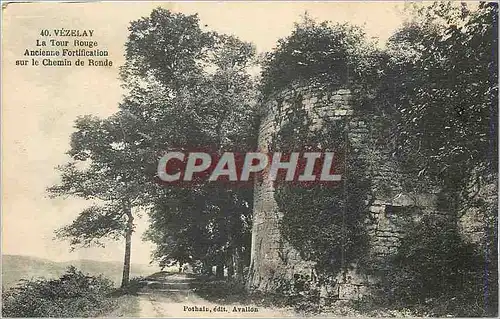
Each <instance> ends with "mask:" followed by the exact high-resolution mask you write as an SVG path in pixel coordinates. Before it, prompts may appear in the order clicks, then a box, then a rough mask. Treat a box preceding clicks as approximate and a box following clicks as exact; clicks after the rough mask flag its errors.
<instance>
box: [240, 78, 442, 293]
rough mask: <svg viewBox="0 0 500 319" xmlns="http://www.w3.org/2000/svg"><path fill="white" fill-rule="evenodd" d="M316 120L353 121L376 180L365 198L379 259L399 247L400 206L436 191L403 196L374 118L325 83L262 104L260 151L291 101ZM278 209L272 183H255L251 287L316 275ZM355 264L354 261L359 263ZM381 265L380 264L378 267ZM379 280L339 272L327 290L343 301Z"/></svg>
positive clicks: (358, 146)
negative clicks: (285, 231) (285, 234)
mask: <svg viewBox="0 0 500 319" xmlns="http://www.w3.org/2000/svg"><path fill="white" fill-rule="evenodd" d="M299 95H300V97H301V98H302V101H303V102H302V103H303V105H304V108H305V109H306V110H307V111H308V116H309V117H310V118H311V119H312V122H313V126H314V127H313V128H312V129H317V128H319V127H321V125H322V120H321V118H324V117H327V118H330V119H332V120H336V121H345V122H346V123H347V124H348V138H349V140H350V142H351V144H352V146H353V149H354V152H355V153H356V154H355V156H359V157H362V158H363V159H364V160H365V161H366V162H367V163H368V166H369V168H368V170H367V172H366V173H367V175H368V177H369V178H370V180H371V181H372V194H373V195H374V198H371V199H370V198H364V199H361V198H360V200H363V201H367V203H369V202H371V206H370V207H369V211H370V218H368V220H367V221H366V222H367V229H368V231H369V234H370V254H372V255H373V257H374V259H375V260H376V259H377V257H381V258H380V259H382V258H383V257H384V256H386V255H388V254H392V253H394V252H395V250H396V249H397V246H398V243H399V239H400V238H401V235H402V234H401V233H400V231H399V230H398V227H397V226H396V224H397V223H395V219H397V218H398V217H397V214H394V211H396V210H397V207H401V206H409V205H417V206H423V207H431V206H433V201H434V198H433V196H431V195H426V196H424V195H416V194H402V193H401V185H400V184H399V180H400V178H399V174H400V173H399V170H398V167H397V162H396V161H395V159H393V158H391V155H390V154H389V153H388V152H387V151H386V147H384V146H385V145H384V144H383V143H384V141H382V143H380V141H378V140H377V136H374V134H373V131H372V129H371V123H370V119H367V118H366V117H361V116H358V115H356V114H354V111H353V109H352V107H351V99H352V96H351V92H350V91H349V89H348V88H347V87H341V88H338V89H335V90H325V89H324V88H323V87H314V86H300V85H293V86H290V88H289V89H286V90H283V91H282V92H279V93H276V94H274V95H272V96H271V97H270V98H269V99H268V100H267V102H266V103H265V104H264V105H263V108H262V111H263V118H262V121H261V126H260V131H259V140H258V146H259V149H260V151H261V152H268V147H269V145H270V143H271V141H272V137H273V134H274V133H275V132H276V131H278V130H279V125H280V123H281V124H282V123H283V118H284V117H285V116H286V114H287V112H291V110H290V107H289V106H290V105H291V103H292V101H293V100H294V99H296V98H297V97H298V96H299ZM280 218H282V214H281V213H280V212H279V211H278V206H277V203H276V201H275V199H274V190H273V185H272V182H271V181H269V180H267V179H266V178H264V180H263V182H262V183H260V184H256V186H255V194H254V212H253V230H252V252H251V265H250V271H249V282H248V286H249V288H251V289H257V290H264V291H266V290H268V291H272V290H274V289H275V288H276V282H275V279H276V278H289V279H291V278H292V277H293V275H294V274H310V275H312V269H313V264H312V263H311V262H306V261H303V260H301V258H300V256H299V254H298V253H297V251H295V250H294V249H293V248H292V247H291V246H290V244H288V243H287V242H285V241H284V239H283V238H282V236H281V234H280V231H279V220H280ZM354 266H355V265H354ZM375 268H376V267H375ZM373 284H376V282H375V281H374V279H373V278H370V277H369V276H368V275H366V274H363V273H362V272H359V271H356V270H354V271H346V272H345V273H342V274H340V275H339V278H338V280H337V284H336V285H335V287H325V293H327V294H328V295H330V296H332V295H333V296H334V297H337V298H338V299H353V298H359V297H361V296H362V295H363V294H365V293H366V292H367V287H369V286H370V285H373Z"/></svg>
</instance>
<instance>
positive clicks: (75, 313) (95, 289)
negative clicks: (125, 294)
mask: <svg viewBox="0 0 500 319" xmlns="http://www.w3.org/2000/svg"><path fill="white" fill-rule="evenodd" d="M112 290H113V284H112V282H111V281H110V280H109V279H106V278H104V277H102V276H97V277H94V276H88V275H85V274H83V273H82V272H81V271H79V270H77V269H76V268H75V267H73V266H71V267H69V268H68V270H67V271H66V273H65V274H64V275H62V276H61V277H60V278H59V279H52V280H45V279H32V280H22V281H21V282H20V283H19V284H18V285H17V286H16V287H13V288H10V289H9V290H7V291H4V292H3V298H2V299H3V300H2V301H3V303H2V315H3V316H4V317H94V316H100V315H103V314H104V313H106V312H108V311H110V310H112V309H113V308H114V307H115V303H114V301H113V299H111V298H110V297H109V294H110V293H111V292H112Z"/></svg>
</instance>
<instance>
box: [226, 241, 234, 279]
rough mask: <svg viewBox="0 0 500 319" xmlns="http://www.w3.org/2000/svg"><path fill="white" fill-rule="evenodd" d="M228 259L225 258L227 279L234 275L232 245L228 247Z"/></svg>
mask: <svg viewBox="0 0 500 319" xmlns="http://www.w3.org/2000/svg"><path fill="white" fill-rule="evenodd" d="M227 258H228V260H227V279H229V280H231V279H233V277H234V249H233V248H232V247H229V248H228V257H227Z"/></svg>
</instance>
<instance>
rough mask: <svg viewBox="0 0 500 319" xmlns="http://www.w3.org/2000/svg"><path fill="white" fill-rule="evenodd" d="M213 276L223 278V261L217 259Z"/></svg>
mask: <svg viewBox="0 0 500 319" xmlns="http://www.w3.org/2000/svg"><path fill="white" fill-rule="evenodd" d="M215 278H217V279H224V262H223V261H219V262H217V265H216V267H215Z"/></svg>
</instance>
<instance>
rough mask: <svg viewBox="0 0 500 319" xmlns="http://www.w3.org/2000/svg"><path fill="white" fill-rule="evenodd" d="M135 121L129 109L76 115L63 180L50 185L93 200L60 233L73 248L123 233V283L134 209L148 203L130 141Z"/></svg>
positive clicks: (54, 190) (55, 193) (53, 192)
mask: <svg viewBox="0 0 500 319" xmlns="http://www.w3.org/2000/svg"><path fill="white" fill-rule="evenodd" d="M133 127H134V126H133V124H132V123H131V120H130V118H129V117H127V116H126V113H123V112H121V113H118V114H116V115H114V116H112V117H110V118H108V119H105V120H102V119H98V118H96V117H92V116H84V117H81V118H79V119H77V120H76V122H75V128H76V131H75V132H74V133H73V134H72V136H71V149H70V150H69V151H68V153H67V154H68V155H70V156H71V161H70V162H69V163H67V164H66V165H63V166H59V167H58V170H59V171H60V173H61V183H60V184H58V185H54V186H52V187H50V188H49V189H48V191H49V193H50V194H51V196H64V195H72V196H77V197H81V198H84V199H87V200H92V201H93V204H92V206H90V207H88V208H86V209H84V210H83V211H82V212H81V213H80V214H79V216H78V217H77V218H76V219H75V220H74V221H73V223H71V224H70V225H67V226H65V227H63V228H61V229H59V230H58V231H57V232H56V234H57V237H58V238H61V239H64V238H68V239H70V244H71V246H72V247H73V248H75V247H78V246H84V247H86V246H90V245H103V239H113V240H119V239H121V238H125V256H124V262H123V277H122V284H121V285H122V287H124V286H126V285H127V284H128V281H129V274H130V256H131V244H132V233H133V231H134V214H135V212H134V208H137V207H139V206H141V205H143V204H144V203H145V200H144V198H142V192H143V190H144V187H147V185H146V183H145V182H146V181H145V179H144V176H143V173H142V172H141V170H140V167H141V164H143V163H144V160H145V158H144V159H142V161H141V160H139V158H140V155H139V154H138V153H137V149H136V148H135V146H134V144H133V143H131V141H132V140H131V139H132V137H133V136H132V134H131V132H134V130H133Z"/></svg>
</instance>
